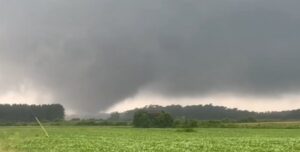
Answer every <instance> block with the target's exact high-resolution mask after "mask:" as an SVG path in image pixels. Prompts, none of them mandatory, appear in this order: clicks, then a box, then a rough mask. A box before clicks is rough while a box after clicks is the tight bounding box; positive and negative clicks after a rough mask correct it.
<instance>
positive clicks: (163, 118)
mask: <svg viewBox="0 0 300 152" xmlns="http://www.w3.org/2000/svg"><path fill="white" fill-rule="evenodd" d="M173 121H174V120H173V118H172V116H171V115H170V114H168V113H166V112H163V111H161V112H158V113H157V112H155V113H150V112H147V111H144V110H139V111H136V112H135V114H134V118H133V125H134V126H135V127H141V128H149V127H158V128H166V127H172V126H173Z"/></svg>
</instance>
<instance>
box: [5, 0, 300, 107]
mask: <svg viewBox="0 0 300 152" xmlns="http://www.w3.org/2000/svg"><path fill="white" fill-rule="evenodd" d="M299 7H300V1H299V0H285V1H283V0H263V1H262V0H151V1H149V0H126V1H121V0H43V1H41V0H26V1H22V0H0V103H35V104H39V103H61V104H63V105H64V106H65V107H66V108H67V110H69V111H73V112H81V113H95V112H98V111H114V110H120V111H122V110H125V109H131V108H134V107H135V106H143V105H146V104H162V105H168V104H182V105H188V104H206V103H213V104H216V105H224V106H228V107H237V108H241V109H249V110H257V111H268V110H285V109H295V108H300V96H299V95H298V94H299V93H300V43H299V40H300V29H299V27H300V9H299Z"/></svg>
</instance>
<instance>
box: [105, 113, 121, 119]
mask: <svg viewBox="0 0 300 152" xmlns="http://www.w3.org/2000/svg"><path fill="white" fill-rule="evenodd" d="M119 119H120V113H119V112H113V113H111V114H110V117H109V118H108V120H111V121H119Z"/></svg>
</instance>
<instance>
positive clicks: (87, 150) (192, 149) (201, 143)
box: [0, 126, 300, 152]
mask: <svg viewBox="0 0 300 152" xmlns="http://www.w3.org/2000/svg"><path fill="white" fill-rule="evenodd" d="M46 129H47V130H48V132H49V135H50V137H45V135H44V134H43V132H42V130H41V129H40V128H39V127H0V151H1V152H143V151H145V152H156V151H157V152H183V151H184V152H296V151H299V152H300V130H299V129H242V128H231V129H229V128H228V129H225V128H220V129H201V128H199V129H195V132H184V131H178V130H177V129H138V128H130V127H74V126H70V127H66V126H65V127H53V126H51V127H50V126H47V127H46Z"/></svg>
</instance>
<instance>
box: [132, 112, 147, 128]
mask: <svg viewBox="0 0 300 152" xmlns="http://www.w3.org/2000/svg"><path fill="white" fill-rule="evenodd" d="M132 123H133V126H135V127H140V128H149V127H150V126H151V118H150V115H149V113H148V112H147V111H143V110H139V111H137V112H135V113H134V117H133V122H132Z"/></svg>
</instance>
